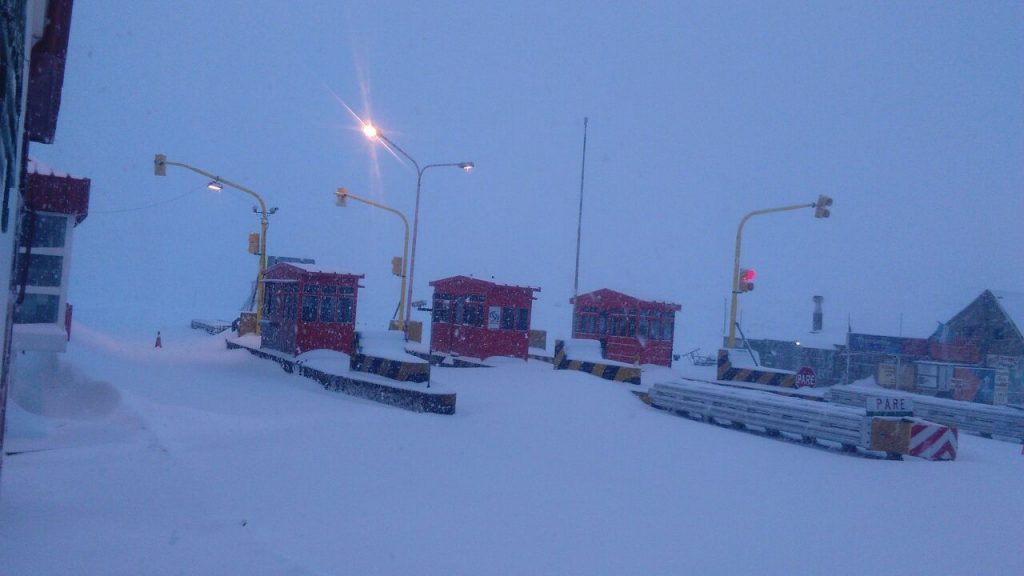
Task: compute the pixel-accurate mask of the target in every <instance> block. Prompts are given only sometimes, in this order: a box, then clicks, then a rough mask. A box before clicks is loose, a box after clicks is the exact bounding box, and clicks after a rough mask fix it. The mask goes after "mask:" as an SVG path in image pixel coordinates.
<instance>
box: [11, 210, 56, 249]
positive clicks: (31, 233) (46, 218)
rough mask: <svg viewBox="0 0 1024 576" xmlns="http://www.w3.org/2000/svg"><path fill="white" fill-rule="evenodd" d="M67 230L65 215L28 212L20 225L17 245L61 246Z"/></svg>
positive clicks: (36, 246)
mask: <svg viewBox="0 0 1024 576" xmlns="http://www.w3.org/2000/svg"><path fill="white" fill-rule="evenodd" d="M67 230H68V217H67V216H61V215H55V214H39V213H33V214H28V215H26V216H25V220H24V223H23V225H22V227H21V237H20V238H19V239H18V245H19V246H22V247H26V246H29V245H31V246H32V247H33V248H63V247H64V242H65V237H66V236H67ZM30 241H31V242H30Z"/></svg>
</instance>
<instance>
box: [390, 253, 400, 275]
mask: <svg viewBox="0 0 1024 576" xmlns="http://www.w3.org/2000/svg"><path fill="white" fill-rule="evenodd" d="M391 273H392V274H394V275H395V276H402V257H401V256H395V257H394V258H392V259H391Z"/></svg>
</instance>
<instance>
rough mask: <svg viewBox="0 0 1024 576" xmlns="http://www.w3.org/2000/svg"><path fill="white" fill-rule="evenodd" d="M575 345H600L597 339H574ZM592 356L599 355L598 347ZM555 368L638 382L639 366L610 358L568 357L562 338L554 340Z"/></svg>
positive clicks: (620, 380) (621, 380) (617, 380)
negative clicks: (596, 359)
mask: <svg viewBox="0 0 1024 576" xmlns="http://www.w3.org/2000/svg"><path fill="white" fill-rule="evenodd" d="M574 342H575V345H577V346H582V345H586V344H589V343H593V344H594V345H596V346H598V347H599V346H600V342H598V341H597V340H586V341H583V340H576V341H574ZM591 355H592V356H594V357H595V358H596V357H599V355H600V348H598V349H597V353H596V354H591ZM552 363H553V364H554V365H555V370H579V371H580V372H586V373H588V374H593V375H594V376H597V377H598V378H604V379H605V380H613V381H615V382H627V383H629V384H639V383H640V367H639V366H629V365H627V364H622V363H621V362H613V361H611V360H604V361H601V362H597V361H590V360H572V359H570V358H569V357H568V352H567V351H566V344H565V341H564V340H555V357H554V362H552Z"/></svg>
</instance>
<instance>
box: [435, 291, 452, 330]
mask: <svg viewBox="0 0 1024 576" xmlns="http://www.w3.org/2000/svg"><path fill="white" fill-rule="evenodd" d="M431 320H433V321H434V322H442V323H446V324H447V323H449V322H451V321H452V301H451V296H450V295H449V294H443V293H439V292H438V293H435V294H434V311H433V313H432V314H431Z"/></svg>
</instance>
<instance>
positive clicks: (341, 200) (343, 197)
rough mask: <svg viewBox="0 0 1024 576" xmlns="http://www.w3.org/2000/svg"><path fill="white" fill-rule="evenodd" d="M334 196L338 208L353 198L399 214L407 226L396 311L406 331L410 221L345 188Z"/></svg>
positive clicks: (402, 215)
mask: <svg viewBox="0 0 1024 576" xmlns="http://www.w3.org/2000/svg"><path fill="white" fill-rule="evenodd" d="M334 195H335V196H337V199H338V206H344V205H345V202H346V201H347V200H348V199H349V198H351V199H353V200H357V201H359V202H362V203H363V204H369V205H370V206H375V207H377V208H380V209H382V210H387V211H388V212H391V213H392V214H397V215H398V217H399V218H401V219H402V224H404V225H405V241H404V244H403V247H402V265H401V267H400V268H401V269H400V270H399V272H398V275H399V276H401V277H402V285H401V288H400V290H399V292H398V310H396V311H395V315H396V316H399V318H405V319H406V320H399V326H400V327H401V328H400V329H401V330H403V331H404V330H405V323H406V322H407V321H408V318H409V305H408V304H406V302H407V300H406V299H405V266H406V262H407V261H408V260H409V221H408V220H407V219H406V218H405V214H402V213H401V212H399V211H398V210H395V209H394V208H392V207H390V206H385V205H383V204H380V203H378V202H374V201H373V200H370V199H368V198H362V197H360V196H356V195H355V194H351V193H349V191H348V190H347V189H345V188H338V190H337V191H336V192H335V193H334Z"/></svg>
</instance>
